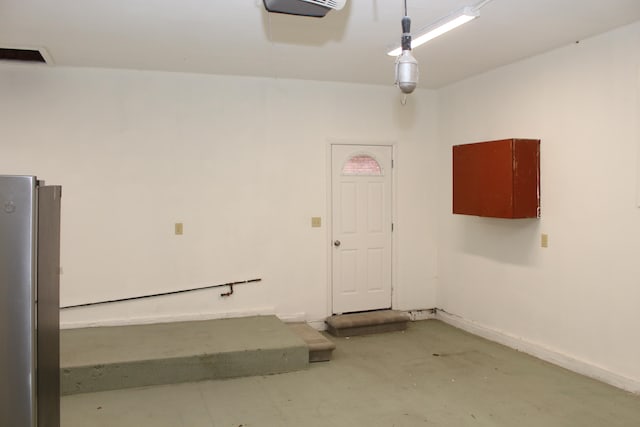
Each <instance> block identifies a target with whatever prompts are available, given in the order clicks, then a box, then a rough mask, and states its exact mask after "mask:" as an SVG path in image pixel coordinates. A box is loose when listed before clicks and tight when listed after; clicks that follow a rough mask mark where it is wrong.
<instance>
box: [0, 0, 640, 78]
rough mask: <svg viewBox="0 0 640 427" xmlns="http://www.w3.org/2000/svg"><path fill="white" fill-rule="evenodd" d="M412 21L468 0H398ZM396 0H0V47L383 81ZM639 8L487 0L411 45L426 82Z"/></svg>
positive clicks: (585, 0) (635, 1)
mask: <svg viewBox="0 0 640 427" xmlns="http://www.w3.org/2000/svg"><path fill="white" fill-rule="evenodd" d="M407 1H408V9H409V16H411V18H412V22H413V26H412V29H413V30H417V29H419V28H420V27H423V26H426V25H428V24H430V23H432V22H434V21H436V20H437V19H438V18H440V17H442V16H444V15H447V14H448V13H450V12H452V11H454V10H456V9H458V8H460V7H462V6H465V5H473V4H475V3H477V1H478V0H407ZM402 11H403V2H402V0H347V5H346V6H345V8H344V9H343V10H341V11H331V12H329V14H328V15H327V16H326V17H324V18H320V19H318V18H306V17H296V16H289V15H281V14H269V13H267V12H266V11H265V10H264V7H263V5H262V0H153V1H152V0H82V1H79V0H55V1H43V0H0V47H36V48H40V47H44V48H45V49H46V50H47V51H48V53H49V55H50V57H51V58H52V60H53V63H54V64H57V65H65V66H88V67H109V68H131V69H149V70H166V71H184V72H196V73H210V74H235V75H250V76H267V77H278V78H297V79H310V80H329V81H343V82H358V83H371V84H382V85H391V84H392V83H393V61H394V59H393V58H391V57H389V56H387V55H386V54H385V53H386V49H387V47H389V46H390V45H392V44H394V43H396V42H399V39H400V33H401V27H400V19H401V17H402V13H403V12H402ZM639 19H640V0H493V2H491V3H489V4H487V5H486V6H485V7H484V8H483V9H482V11H481V16H480V18H479V19H477V20H475V21H472V22H471V23H469V24H467V25H465V26H463V27H460V28H458V29H456V30H454V31H452V32H450V33H448V34H445V35H444V36H442V37H440V38H438V39H435V40H433V41H432V42H429V43H428V44H426V45H424V46H422V47H419V48H418V49H416V50H415V51H414V55H415V56H416V58H417V59H418V61H419V62H420V70H421V81H420V87H423V88H437V87H441V86H444V85H447V84H449V83H452V82H455V81H458V80H460V79H463V78H466V77H469V76H472V75H475V74H478V73H481V72H484V71H487V70H489V69H492V68H495V67H498V66H500V65H504V64H508V63H511V62H514V61H517V60H519V59H522V58H525V57H528V56H532V55H535V54H538V53H541V52H544V51H548V50H550V49H553V48H556V47H559V46H563V45H566V44H569V43H573V42H575V41H577V40H581V39H583V38H586V37H589V36H592V35H595V34H598V33H602V32H604V31H607V30H609V29H612V28H615V27H619V26H621V25H625V24H628V23H631V22H634V21H637V20H639Z"/></svg>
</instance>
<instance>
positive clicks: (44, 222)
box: [0, 175, 62, 427]
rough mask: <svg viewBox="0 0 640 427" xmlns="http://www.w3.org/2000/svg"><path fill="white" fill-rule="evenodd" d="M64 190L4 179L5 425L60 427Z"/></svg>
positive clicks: (0, 278) (0, 309)
mask: <svg viewBox="0 0 640 427" xmlns="http://www.w3.org/2000/svg"><path fill="white" fill-rule="evenodd" d="M61 194H62V192H61V187H60V186H49V185H44V182H42V181H39V180H38V179H37V178H36V177H35V176H6V175H0V347H1V349H0V426H2V427H59V426H60V344H59V335H60V332H59V277H60V276H59V274H60V197H61Z"/></svg>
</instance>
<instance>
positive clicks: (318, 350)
mask: <svg viewBox="0 0 640 427" xmlns="http://www.w3.org/2000/svg"><path fill="white" fill-rule="evenodd" d="M289 328H291V330H292V331H293V332H294V333H295V334H296V335H298V336H299V337H300V338H301V339H302V340H303V341H304V342H305V343H306V344H307V347H308V348H309V362H326V361H329V360H331V354H332V353H333V350H335V348H336V345H335V344H334V343H333V341H331V340H330V339H329V338H327V337H325V336H324V335H323V334H322V333H321V332H319V331H316V330H315V329H313V328H312V327H311V326H309V325H308V324H306V323H290V324H289Z"/></svg>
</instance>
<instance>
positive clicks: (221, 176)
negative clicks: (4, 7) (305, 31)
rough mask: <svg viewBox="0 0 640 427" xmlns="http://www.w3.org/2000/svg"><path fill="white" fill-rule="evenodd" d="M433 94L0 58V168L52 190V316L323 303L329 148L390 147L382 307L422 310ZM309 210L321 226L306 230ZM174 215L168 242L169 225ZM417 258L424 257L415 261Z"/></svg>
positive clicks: (181, 314)
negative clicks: (388, 252)
mask: <svg viewBox="0 0 640 427" xmlns="http://www.w3.org/2000/svg"><path fill="white" fill-rule="evenodd" d="M435 108H436V97H435V95H434V94H433V93H431V92H428V91H419V93H416V94H415V95H413V96H412V97H411V99H410V100H409V103H408V105H407V106H404V107H402V106H401V105H400V102H399V96H398V93H397V90H396V89H395V88H393V87H392V86H389V87H376V86H365V85H350V84H332V83H320V82H309V81H293V80H275V79H258V78H239V77H222V76H206V75H189V74H177V73H175V74H172V73H159V72H157V73H156V72H137V71H116V70H96V69H64V68H53V67H39V66H16V65H7V64H3V65H0V117H1V118H2V119H1V120H2V126H1V129H2V131H1V133H0V135H1V136H0V138H1V139H0V150H1V151H0V153H1V155H0V171H1V172H0V173H3V174H37V175H38V176H40V177H42V178H45V179H46V180H47V182H49V183H55V184H61V185H62V186H63V212H62V261H61V263H62V268H63V275H62V283H61V300H62V301H61V303H62V304H63V305H70V304H77V303H84V302H91V301H99V300H105V299H115V298H121V297H127V296H135V295H143V294H148V293H158V292H165V291H172V290H178V289H184V288H190V287H194V286H200V285H208V284H217V283H226V282H230V281H236V280H245V279H250V278H258V277H259V278H262V279H263V281H262V282H261V283H260V284H257V285H246V286H239V287H236V289H235V294H234V295H233V296H232V297H230V298H227V299H223V298H220V297H219V296H218V295H219V293H220V292H222V291H225V289H217V290H210V291H203V292H198V293H191V294H182V295H179V296H171V297H162V298H156V299H153V300H146V301H138V302H128V303H121V304H117V305H111V306H103V307H95V308H87V309H74V310H65V311H64V312H63V314H62V325H63V326H74V325H75V326H79V325H87V324H114V323H136V322H148V321H158V320H174V319H188V318H201V317H221V316H227V315H242V314H251V313H276V314H278V315H280V316H282V317H284V318H298V319H300V320H302V319H306V320H310V321H320V320H323V319H324V317H325V316H326V315H328V314H330V313H328V311H329V301H328V294H329V284H328V271H329V270H328V269H329V260H328V257H327V255H328V250H327V247H328V246H327V245H328V244H329V242H330V236H329V235H328V231H327V228H326V224H327V223H328V221H327V220H328V218H327V215H328V214H329V211H328V209H329V207H328V202H327V200H328V194H327V193H328V185H327V179H328V175H327V170H328V169H327V160H328V159H327V147H328V145H329V141H330V140H341V141H346V142H350V141H352V142H358V143H368V142H388V143H393V144H396V148H397V165H398V168H397V175H396V178H397V180H396V181H397V182H396V190H397V191H396V194H395V197H396V219H395V220H396V224H397V229H396V230H397V232H396V234H395V239H396V240H395V249H396V250H395V253H394V256H395V260H396V264H395V267H396V269H395V272H394V274H395V283H394V286H395V288H394V305H395V307H397V308H399V309H416V308H417V309H420V308H429V307H433V306H434V305H435V276H436V274H435V264H436V258H435V235H436V232H435V221H436V220H435V209H434V207H433V206H434V205H433V203H432V200H433V196H432V195H433V194H435V192H436V187H435V178H436V176H437V172H436V169H437V168H436V149H437V147H436V142H435V136H436V132H437V130H436V114H435ZM312 216H321V217H322V219H323V227H322V228H319V229H318V228H311V226H310V220H311V217H312ZM175 222H183V223H184V235H183V236H175V235H173V224H174V223H175ZM425 260H426V262H425Z"/></svg>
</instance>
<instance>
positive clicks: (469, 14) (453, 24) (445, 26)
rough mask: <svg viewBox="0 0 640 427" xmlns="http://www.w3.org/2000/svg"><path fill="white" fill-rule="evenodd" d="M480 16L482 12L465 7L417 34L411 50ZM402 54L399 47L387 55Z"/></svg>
mask: <svg viewBox="0 0 640 427" xmlns="http://www.w3.org/2000/svg"><path fill="white" fill-rule="evenodd" d="M478 16H480V11H479V10H478V9H477V8H474V7H464V8H462V9H460V10H458V11H457V12H454V13H452V14H451V15H449V16H446V17H444V18H442V19H440V20H439V21H437V22H435V23H434V24H431V25H429V26H428V27H426V28H423V29H422V30H419V31H417V32H416V33H415V36H414V37H413V40H412V41H411V48H412V49H413V48H416V47H418V46H420V45H423V44H425V43H426V42H428V41H429V40H433V39H435V38H436V37H438V36H441V35H442V34H444V33H446V32H448V31H451V30H453V29H454V28H458V27H459V26H461V25H463V24H466V23H467V22H469V21H471V20H473V19H476V18H477V17H478ZM401 52H402V49H401V47H397V48H395V49H393V50H390V51H389V52H388V53H387V55H389V56H398V55H400V53H401Z"/></svg>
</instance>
